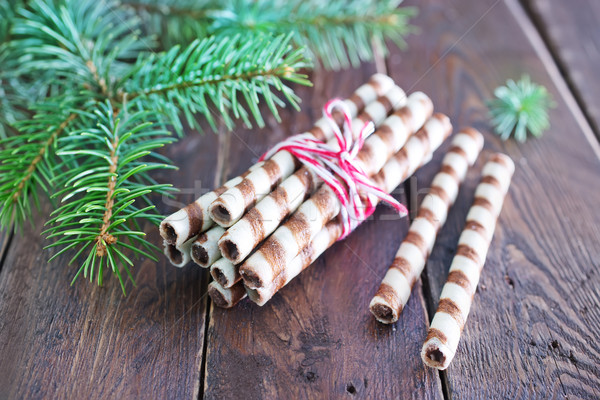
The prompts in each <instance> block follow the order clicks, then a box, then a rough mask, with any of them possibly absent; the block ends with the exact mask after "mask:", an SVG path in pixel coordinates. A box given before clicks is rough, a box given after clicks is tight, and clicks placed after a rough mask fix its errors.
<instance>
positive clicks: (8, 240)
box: [0, 226, 15, 274]
mask: <svg viewBox="0 0 600 400" xmlns="http://www.w3.org/2000/svg"><path fill="white" fill-rule="evenodd" d="M14 236H15V227H14V226H11V227H10V228H8V229H6V230H5V231H4V232H0V274H1V273H2V270H3V268H2V267H4V261H5V260H6V255H7V254H8V249H9V248H10V245H11V244H12V241H13V238H14Z"/></svg>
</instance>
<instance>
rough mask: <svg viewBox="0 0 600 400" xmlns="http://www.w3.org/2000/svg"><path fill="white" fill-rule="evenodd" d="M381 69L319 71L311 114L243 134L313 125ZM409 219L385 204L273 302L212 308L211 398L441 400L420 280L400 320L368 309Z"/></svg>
mask: <svg viewBox="0 0 600 400" xmlns="http://www.w3.org/2000/svg"><path fill="white" fill-rule="evenodd" d="M372 72H373V67H372V66H365V67H363V69H362V70H360V71H345V72H343V73H337V74H333V73H323V72H322V71H320V72H318V73H317V75H315V76H314V79H315V89H314V90H311V91H307V90H305V91H304V92H303V93H302V97H303V99H305V101H304V102H303V107H304V110H303V112H302V113H293V114H291V115H289V116H286V118H285V119H284V123H283V125H282V126H281V127H279V128H277V129H276V130H275V135H272V134H271V132H273V131H269V136H263V137H260V136H258V135H259V133H255V134H254V136H244V139H243V140H244V141H248V142H250V143H252V147H253V148H254V147H255V146H257V144H258V146H259V147H261V151H262V150H264V149H266V147H267V146H268V145H269V144H273V143H275V142H276V141H278V140H280V139H281V138H282V137H284V136H287V135H290V134H293V133H298V132H300V131H301V129H306V128H308V127H310V123H311V121H314V120H315V119H316V118H317V117H318V116H319V114H320V110H321V107H322V106H323V104H324V103H325V101H326V100H327V99H329V98H331V97H333V96H343V95H347V94H349V93H350V92H351V91H352V90H353V89H354V88H355V87H356V86H357V85H358V84H360V83H361V82H364V81H366V79H367V78H368V77H369V75H370V74H371V73H372ZM246 137H247V138H248V139H246ZM236 146H239V144H238V145H236V144H234V143H232V148H235V147H236ZM241 147H243V145H242V146H241ZM246 153H248V152H247V151H246ZM241 157H243V156H241ZM241 157H240V158H241ZM241 161H244V160H243V159H242V160H241ZM244 165H247V164H246V163H245V164H244ZM244 168H245V166H244V167H241V166H240V167H238V169H239V170H242V169H244ZM401 197H402V196H401ZM407 225H408V222H407V220H406V219H404V220H401V221H399V220H398V218H397V217H393V216H392V215H390V211H389V210H380V211H379V212H378V213H376V215H375V218H374V220H372V221H368V222H367V223H365V224H364V225H363V226H361V227H359V229H358V230H357V231H356V232H355V233H353V234H352V235H351V236H350V237H349V238H347V239H346V240H345V241H343V242H341V243H337V244H336V245H335V246H333V247H332V248H331V249H329V250H328V251H327V252H326V253H325V254H324V255H323V256H322V257H321V258H320V259H319V260H318V261H317V262H316V263H315V265H313V266H311V267H310V268H309V269H308V270H307V271H305V272H303V273H302V274H301V275H300V276H299V277H297V278H296V279H295V280H294V281H293V282H291V283H290V284H289V285H288V286H287V287H285V288H284V289H282V290H281V292H280V293H279V294H277V295H276V296H275V297H274V298H273V299H272V300H271V301H270V302H269V303H267V305H265V306H264V307H258V306H256V305H255V304H253V303H251V302H249V301H248V300H245V301H244V302H243V303H241V304H239V305H238V306H237V307H235V308H233V309H231V310H223V309H218V308H212V309H211V313H210V319H209V328H208V334H207V341H208V347H207V354H206V357H207V360H206V372H205V384H204V387H205V393H204V395H205V397H206V398H207V399H220V398H248V399H254V398H257V399H258V398H340V397H341V396H346V395H357V396H360V397H362V398H408V397H412V398H442V393H441V383H440V381H439V378H438V375H437V373H435V372H433V371H431V370H427V369H426V368H424V367H423V365H422V363H421V361H420V359H419V356H418V353H419V351H420V343H419V339H420V338H421V337H423V336H424V335H425V327H426V318H427V317H426V316H425V308H424V301H423V297H422V294H421V288H420V286H419V287H418V288H417V289H416V290H415V293H414V295H413V297H412V299H411V301H410V302H409V305H408V306H407V309H406V312H405V318H404V319H403V320H402V321H401V322H400V323H398V324H396V325H395V326H391V327H387V326H382V325H380V324H378V323H376V322H375V320H374V319H373V318H372V316H371V314H370V313H369V311H368V304H369V301H370V299H371V296H372V295H373V294H374V292H375V291H376V290H377V287H378V286H379V283H380V282H381V279H382V278H383V275H384V274H385V271H386V269H387V266H388V265H389V263H390V262H391V260H392V259H393V256H394V253H395V251H396V248H397V246H398V245H399V242H400V240H401V239H402V237H403V236H404V234H405V233H406V230H407Z"/></svg>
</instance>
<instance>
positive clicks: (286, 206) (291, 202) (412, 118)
mask: <svg viewBox="0 0 600 400" xmlns="http://www.w3.org/2000/svg"><path fill="white" fill-rule="evenodd" d="M432 113H433V103H432V102H431V99H429V97H427V95H425V94H424V93H422V92H416V93H413V94H411V95H410V96H409V97H408V100H407V103H406V105H405V106H404V107H402V108H400V109H399V110H397V111H396V112H394V113H393V114H392V115H390V116H389V117H387V118H386V119H385V121H384V122H383V124H382V125H381V127H379V129H378V130H377V131H375V133H374V134H372V135H371V136H369V137H368V138H367V139H366V141H365V143H364V145H363V147H362V149H361V150H360V152H359V153H358V155H357V159H358V160H359V161H360V162H361V164H362V166H363V168H364V170H365V172H366V173H367V174H369V175H371V174H373V173H374V172H377V171H379V170H380V169H381V168H382V166H383V164H384V163H385V162H386V161H387V160H388V159H389V158H390V157H391V156H392V155H393V154H394V153H396V152H397V151H398V150H399V149H400V148H401V147H402V146H403V145H404V144H405V143H406V141H407V140H408V138H409V136H410V135H412V134H413V133H414V132H416V131H417V130H418V129H419V128H421V127H422V126H423V124H424V123H425V121H426V120H427V119H428V118H429V117H430V116H431V114H432ZM321 183H322V181H321V180H320V178H318V176H316V175H315V174H314V173H313V172H312V170H310V169H308V168H307V167H303V168H300V169H299V170H298V171H296V172H295V173H294V174H293V175H292V176H290V177H289V178H288V179H286V180H285V181H283V182H282V183H281V185H279V186H278V187H277V188H276V189H275V190H274V191H273V192H271V193H270V194H269V195H268V196H266V197H265V198H264V199H262V200H261V201H260V202H258V204H256V206H255V207H253V208H251V209H250V210H248V212H247V213H246V214H245V215H244V216H243V217H242V219H240V220H239V221H238V222H237V223H235V224H234V225H233V226H232V227H231V228H229V229H228V230H227V232H225V234H224V235H223V236H222V237H221V239H220V240H219V248H220V249H221V253H222V254H223V257H225V258H227V259H229V260H230V261H232V262H233V263H236V264H239V263H240V262H242V261H243V260H244V259H245V258H246V257H247V256H248V255H249V254H250V252H251V251H252V250H253V249H254V248H255V247H256V246H257V245H258V244H259V243H260V242H261V241H262V240H263V239H265V238H266V237H267V236H269V235H270V234H271V233H273V232H274V231H275V229H277V227H278V226H279V224H280V222H281V221H282V220H283V219H284V218H285V217H287V216H288V215H289V214H290V213H292V212H294V211H295V210H296V209H297V208H298V207H299V206H300V205H301V204H302V203H303V202H304V200H305V199H306V197H307V196H309V195H311V194H312V193H313V192H314V190H316V188H317V187H318V186H320V185H321Z"/></svg>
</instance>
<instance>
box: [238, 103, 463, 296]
mask: <svg viewBox="0 0 600 400" xmlns="http://www.w3.org/2000/svg"><path fill="white" fill-rule="evenodd" d="M451 130H452V125H451V123H450V120H449V118H448V117H447V116H445V115H443V114H439V113H438V114H435V115H434V116H433V117H431V118H430V119H429V120H428V121H427V122H426V123H425V125H424V126H423V128H421V129H420V130H419V132H417V133H416V134H415V135H414V136H412V137H411V138H410V139H409V140H408V142H406V145H405V146H404V147H403V148H402V149H401V150H400V151H399V152H398V153H396V154H395V155H394V156H393V157H392V158H390V160H389V161H388V162H387V163H386V164H385V165H384V166H383V168H382V169H381V171H380V172H379V173H377V174H376V175H375V176H373V177H372V179H373V181H374V182H375V184H377V185H378V186H379V187H380V188H382V189H384V190H387V188H390V189H389V190H387V191H388V192H389V191H391V190H393V188H395V187H396V186H398V185H399V184H400V183H401V182H402V181H403V180H404V179H406V178H407V177H408V176H410V175H412V174H413V173H414V171H415V170H416V169H417V168H418V167H419V166H421V165H422V164H423V163H425V162H427V161H429V159H430V157H431V154H432V152H433V151H434V150H435V149H437V148H438V147H439V145H440V144H441V143H442V141H443V140H444V139H445V138H446V137H447V136H448V135H449V134H450V132H451ZM340 207H341V206H340V202H339V200H338V198H337V197H336V195H335V194H334V193H333V191H332V190H331V189H330V188H329V186H327V185H324V186H322V187H321V189H319V190H318V191H317V192H316V193H315V194H314V195H313V196H312V197H311V198H310V199H308V200H307V201H305V202H304V203H303V204H302V205H301V206H300V208H299V209H298V211H296V213H295V214H294V215H292V216H291V217H290V219H289V220H288V221H287V222H286V223H285V224H283V225H281V226H280V227H279V228H277V230H276V231H275V232H273V234H272V235H271V236H270V237H269V238H268V239H267V240H266V241H265V242H264V243H263V245H262V246H261V247H260V248H258V249H257V251H256V252H254V254H253V255H251V256H250V257H249V258H248V259H247V260H246V261H245V262H244V263H243V264H242V265H241V267H240V274H241V275H242V279H243V280H244V284H245V285H246V286H247V287H249V288H251V289H256V288H261V287H265V286H269V285H271V283H272V282H273V280H274V279H275V278H276V277H277V275H279V274H280V273H281V271H283V270H285V269H286V268H287V266H288V264H289V263H290V261H292V259H293V258H294V257H295V256H296V255H297V254H298V253H299V252H300V250H302V249H303V248H304V247H305V246H306V245H308V243H310V241H311V240H312V239H313V238H314V237H315V235H316V234H317V233H318V232H319V231H320V230H321V229H322V228H323V227H324V226H325V224H326V223H327V222H328V221H329V220H331V219H332V218H333V217H335V216H336V215H337V214H338V213H339V211H340Z"/></svg>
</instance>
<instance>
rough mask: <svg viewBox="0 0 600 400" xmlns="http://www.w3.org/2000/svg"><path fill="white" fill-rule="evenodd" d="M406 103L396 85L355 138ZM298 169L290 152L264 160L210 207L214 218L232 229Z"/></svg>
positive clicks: (373, 106)
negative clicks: (364, 129) (371, 123)
mask: <svg viewBox="0 0 600 400" xmlns="http://www.w3.org/2000/svg"><path fill="white" fill-rule="evenodd" d="M405 102H406V94H405V93H404V91H403V90H402V89H400V88H399V87H398V86H393V87H392V88H391V89H390V90H388V91H387V92H386V93H385V94H383V95H381V96H379V97H378V98H377V100H375V101H373V102H371V103H369V104H368V105H367V106H366V107H365V109H364V110H363V111H362V112H361V113H360V114H359V116H358V117H356V118H354V120H353V122H352V127H353V130H354V132H353V133H354V135H355V137H357V136H358V134H359V132H360V130H361V129H362V128H363V126H364V125H365V124H366V123H367V122H369V121H372V122H373V123H374V124H375V126H379V125H380V124H381V122H383V120H384V119H385V117H386V116H387V114H388V113H389V112H390V111H391V110H393V109H396V108H395V107H397V108H400V107H402V106H403V105H404V104H405ZM323 126H329V125H323ZM332 138H333V130H332V129H331V127H329V130H328V131H327V135H326V137H325V139H326V141H329V140H330V139H332ZM334 143H336V142H334ZM299 166H300V162H299V161H298V160H297V159H296V158H295V157H294V156H292V154H291V153H289V152H287V151H285V150H282V151H279V152H277V153H275V155H273V157H271V158H270V159H268V160H266V161H265V164H264V165H263V167H262V168H258V169H256V170H255V171H253V172H252V173H251V174H249V175H248V176H247V177H246V178H244V180H243V181H242V182H240V183H239V184H238V185H236V186H235V187H233V188H231V189H229V190H227V191H226V192H225V193H223V194H222V195H221V196H219V198H218V199H216V200H215V201H214V202H213V204H211V205H210V207H209V210H210V216H211V218H212V219H213V220H214V221H215V222H216V223H217V224H219V225H221V226H224V227H230V226H231V225H233V224H235V223H236V222H237V221H239V219H240V218H241V217H242V216H243V214H244V212H245V211H246V210H247V209H248V208H249V207H251V206H252V205H254V204H255V203H256V202H257V201H260V200H261V199H262V198H264V197H265V196H266V195H268V194H269V193H270V192H271V191H272V190H273V188H274V187H275V186H276V185H277V184H278V183H279V182H280V181H281V180H282V179H285V178H287V177H288V176H290V175H291V174H292V173H293V172H294V171H295V170H296V169H297V168H298V167H299Z"/></svg>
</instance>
